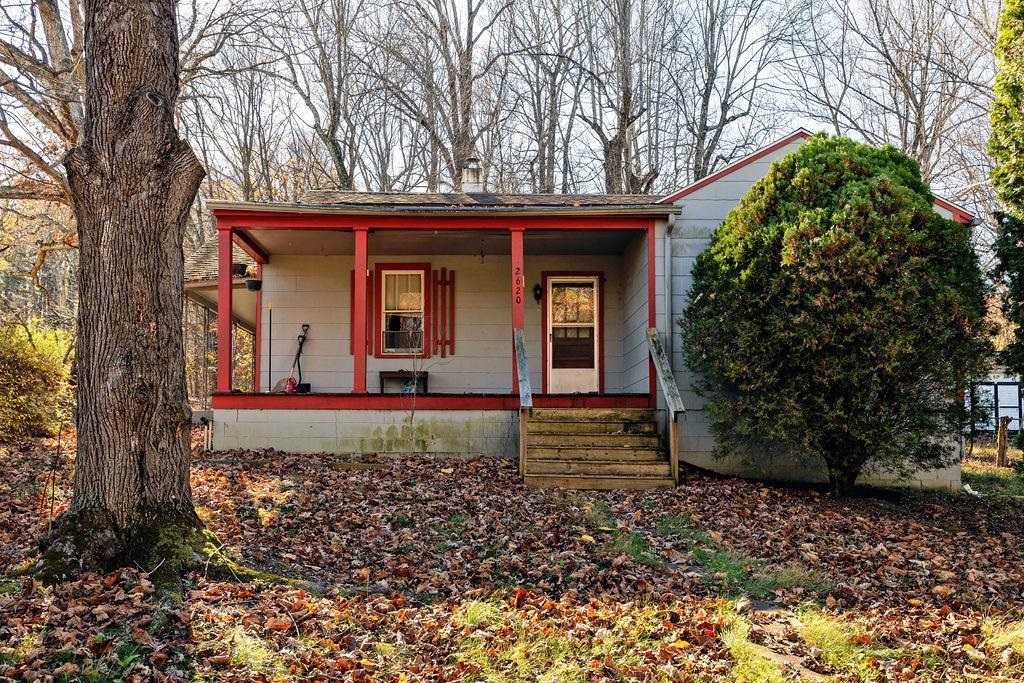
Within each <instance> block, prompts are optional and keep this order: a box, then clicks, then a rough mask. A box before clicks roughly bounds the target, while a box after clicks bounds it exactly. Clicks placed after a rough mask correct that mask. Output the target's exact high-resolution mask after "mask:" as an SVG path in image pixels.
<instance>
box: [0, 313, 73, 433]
mask: <svg viewBox="0 0 1024 683" xmlns="http://www.w3.org/2000/svg"><path fill="white" fill-rule="evenodd" d="M73 343H74V342H73V339H72V337H71V335H69V334H68V333H67V332H64V331H62V330H57V329H53V328H46V327H43V326H42V325H40V324H38V323H35V322H33V323H30V324H29V325H28V327H27V329H26V328H25V327H23V326H21V325H16V324H14V323H0V439H9V438H12V437H21V436H48V435H52V434H54V433H55V432H56V431H57V427H58V426H59V425H60V424H61V423H62V422H68V421H70V420H71V412H72V404H73V393H72V388H71V385H70V371H69V370H70V365H71V364H70V357H71V354H70V353H69V348H70V347H71V345H72V344H73Z"/></svg>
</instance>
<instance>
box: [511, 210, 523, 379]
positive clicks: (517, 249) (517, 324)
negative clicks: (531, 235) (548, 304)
mask: <svg viewBox="0 0 1024 683" xmlns="http://www.w3.org/2000/svg"><path fill="white" fill-rule="evenodd" d="M523 237H524V235H523V228H520V227H515V228H511V242H512V245H511V249H510V253H511V254H512V266H511V268H510V270H509V275H510V276H511V278H512V285H511V288H510V291H511V293H512V300H511V303H512V391H518V389H519V368H518V366H517V364H516V342H515V331H516V330H522V329H524V328H525V327H526V266H525V265H524V257H523V252H524V249H523Z"/></svg>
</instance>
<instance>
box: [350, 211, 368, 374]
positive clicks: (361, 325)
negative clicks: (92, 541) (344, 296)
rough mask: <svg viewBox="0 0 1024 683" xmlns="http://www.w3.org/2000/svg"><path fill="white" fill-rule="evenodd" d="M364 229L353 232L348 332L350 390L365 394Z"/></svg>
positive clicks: (366, 270) (365, 241) (365, 235)
mask: <svg viewBox="0 0 1024 683" xmlns="http://www.w3.org/2000/svg"><path fill="white" fill-rule="evenodd" d="M366 237H367V233H366V228H357V229H356V231H355V250H354V251H355V262H354V268H353V269H354V271H355V273H356V274H357V275H359V277H353V278H352V279H353V280H354V283H353V284H354V287H355V288H354V290H353V291H354V295H355V307H354V309H353V311H354V312H353V321H354V324H353V326H352V329H351V330H350V333H351V334H350V336H351V337H352V350H353V351H354V352H355V354H354V357H353V359H352V390H353V391H354V392H357V393H366V325H367V322H366V308H367V306H366V280H367V276H366V273H367V272H368V267H367V264H366V243H367V239H366Z"/></svg>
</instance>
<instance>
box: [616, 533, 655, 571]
mask: <svg viewBox="0 0 1024 683" xmlns="http://www.w3.org/2000/svg"><path fill="white" fill-rule="evenodd" d="M609 545H610V547H611V549H612V550H613V551H614V552H616V553H618V554H621V555H628V556H629V559H631V560H633V561H634V562H636V563H637V564H643V565H646V566H648V567H654V568H656V569H657V568H659V567H663V566H664V565H665V562H664V561H663V560H662V559H661V558H660V557H658V556H657V555H655V554H654V553H652V552H651V551H650V549H649V548H648V547H647V541H646V540H645V539H644V537H643V536H641V535H640V534H638V533H636V532H635V531H630V532H628V533H622V532H615V533H614V536H613V538H612V541H611V543H610V544H609Z"/></svg>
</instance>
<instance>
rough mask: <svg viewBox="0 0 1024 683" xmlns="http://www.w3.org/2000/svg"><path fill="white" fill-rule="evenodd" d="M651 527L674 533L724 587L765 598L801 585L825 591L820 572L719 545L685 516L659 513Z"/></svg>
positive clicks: (827, 585)
mask: <svg viewBox="0 0 1024 683" xmlns="http://www.w3.org/2000/svg"><path fill="white" fill-rule="evenodd" d="M655 530H656V531H657V532H658V533H659V534H662V535H665V536H675V537H678V538H680V539H682V540H683V541H685V543H686V547H687V550H688V551H689V552H690V553H692V554H693V556H694V557H695V558H696V559H697V562H699V563H700V564H701V565H703V566H704V567H705V569H706V570H707V572H708V573H709V574H711V575H712V576H715V575H717V576H720V577H721V579H720V580H721V581H722V582H723V583H724V584H725V586H726V588H727V589H732V592H735V591H740V592H742V593H747V594H749V595H753V596H754V597H768V596H770V595H772V594H774V593H775V591H777V590H780V589H792V588H798V587H802V588H805V589H807V590H809V591H811V592H812V593H817V594H823V593H826V592H827V591H828V590H829V588H830V584H829V582H828V581H827V580H826V579H825V577H824V576H822V575H821V574H819V573H817V572H814V571H812V570H810V569H806V568H804V567H799V566H797V565H785V566H775V565H771V564H768V563H766V562H763V561H761V560H757V559H754V558H751V557H747V556H746V555H743V554H741V553H737V552H735V551H733V550H730V549H728V548H723V547H722V546H721V545H720V544H719V543H717V542H715V540H714V539H713V538H711V536H710V535H708V534H707V533H705V532H704V531H701V530H699V529H696V528H695V527H694V525H693V522H692V521H691V520H690V519H688V518H685V517H679V516H676V515H663V516H662V517H661V518H659V519H658V522H657V525H656V527H655Z"/></svg>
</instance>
